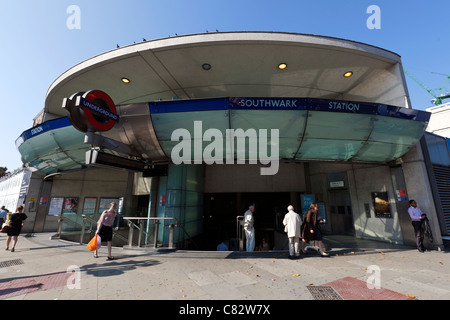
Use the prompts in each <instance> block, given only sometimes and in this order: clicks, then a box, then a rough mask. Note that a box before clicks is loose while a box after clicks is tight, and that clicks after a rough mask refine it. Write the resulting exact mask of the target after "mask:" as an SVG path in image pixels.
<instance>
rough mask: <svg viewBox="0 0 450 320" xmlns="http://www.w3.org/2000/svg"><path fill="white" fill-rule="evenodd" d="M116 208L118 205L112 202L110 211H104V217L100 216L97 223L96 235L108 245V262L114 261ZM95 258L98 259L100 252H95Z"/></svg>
mask: <svg viewBox="0 0 450 320" xmlns="http://www.w3.org/2000/svg"><path fill="white" fill-rule="evenodd" d="M115 208H116V203H115V202H111V203H110V204H109V210H105V211H103V213H102V215H101V216H100V219H98V221H97V231H96V232H95V234H98V236H99V237H100V238H101V240H102V242H104V241H106V243H107V244H108V260H113V259H114V258H113V256H112V255H111V248H112V236H113V230H112V228H113V225H114V220H115V219H116V215H117V213H116V211H115V210H114V209H115ZM94 258H98V250H97V249H96V250H95V253H94Z"/></svg>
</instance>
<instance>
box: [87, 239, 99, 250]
mask: <svg viewBox="0 0 450 320" xmlns="http://www.w3.org/2000/svg"><path fill="white" fill-rule="evenodd" d="M97 237H98V235H95V237H93V238H92V239H91V241H89V243H88V245H87V248H88V250H89V251H95V250H96V249H97Z"/></svg>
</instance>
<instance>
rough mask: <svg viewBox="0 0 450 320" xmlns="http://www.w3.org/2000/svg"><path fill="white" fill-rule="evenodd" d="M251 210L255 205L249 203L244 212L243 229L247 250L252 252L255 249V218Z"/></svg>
mask: <svg viewBox="0 0 450 320" xmlns="http://www.w3.org/2000/svg"><path fill="white" fill-rule="evenodd" d="M253 212H255V206H253V205H251V206H249V207H248V210H247V211H245V213H244V231H245V239H246V249H247V251H248V252H253V250H254V249H255V227H254V224H255V219H254V218H253Z"/></svg>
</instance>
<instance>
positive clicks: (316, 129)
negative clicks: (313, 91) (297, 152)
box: [306, 111, 373, 141]
mask: <svg viewBox="0 0 450 320" xmlns="http://www.w3.org/2000/svg"><path fill="white" fill-rule="evenodd" d="M372 121H373V116H372V115H367V114H357V113H340V112H324V111H310V112H309V118H308V124H307V127H306V136H307V137H308V138H315V139H331V140H359V141H362V140H366V139H367V137H368V136H369V134H370V132H371V130H372Z"/></svg>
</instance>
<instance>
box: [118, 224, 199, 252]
mask: <svg viewBox="0 0 450 320" xmlns="http://www.w3.org/2000/svg"><path fill="white" fill-rule="evenodd" d="M123 219H124V220H128V221H129V222H128V223H129V226H130V231H129V232H130V233H129V236H128V239H132V236H133V232H134V230H133V229H134V228H133V227H132V224H133V225H136V224H135V223H133V222H132V221H131V220H138V221H140V220H147V221H150V220H155V227H154V229H153V230H154V231H153V233H154V243H153V246H154V248H155V249H156V248H157V247H158V231H159V224H160V221H159V220H174V221H175V224H170V225H169V249H173V248H174V244H173V232H174V228H175V227H180V228H181V229H182V230H183V232H184V233H185V234H186V236H187V237H188V238H189V239H191V240H192V242H193V243H194V244H195V246H196V247H197V248H198V245H197V243H195V241H194V239H192V237H191V236H190V235H189V233H188V232H187V231H186V229H185V228H184V226H183V225H182V224H181V223H180V222H179V221H178V219H177V218H173V217H160V218H159V217H123ZM136 226H137V225H136ZM137 229H139V240H138V247H140V246H141V240H142V234H143V233H147V232H145V231H144V230H143V228H139V227H138V228H137ZM145 237H146V238H147V235H145ZM128 241H130V240H128ZM129 246H131V245H130V244H129Z"/></svg>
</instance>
